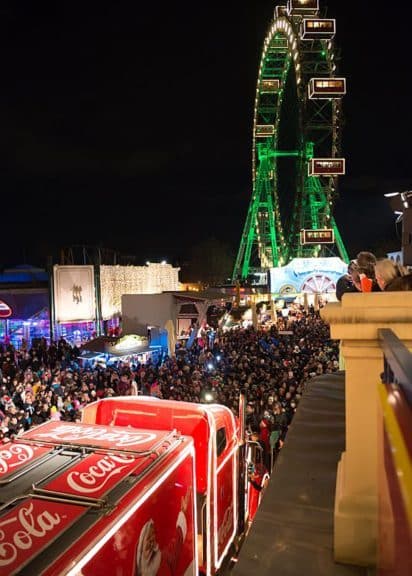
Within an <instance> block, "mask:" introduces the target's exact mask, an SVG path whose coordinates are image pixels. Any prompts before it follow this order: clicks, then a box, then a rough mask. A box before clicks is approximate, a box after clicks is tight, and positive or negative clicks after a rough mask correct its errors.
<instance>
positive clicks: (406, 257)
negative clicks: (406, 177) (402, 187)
mask: <svg viewBox="0 0 412 576" xmlns="http://www.w3.org/2000/svg"><path fill="white" fill-rule="evenodd" d="M385 197H386V198H389V204H390V206H391V208H392V210H393V211H394V213H395V214H396V215H397V216H398V218H397V220H396V222H397V223H398V222H402V247H401V248H402V263H403V265H404V266H412V190H406V191H405V192H390V193H388V194H385Z"/></svg>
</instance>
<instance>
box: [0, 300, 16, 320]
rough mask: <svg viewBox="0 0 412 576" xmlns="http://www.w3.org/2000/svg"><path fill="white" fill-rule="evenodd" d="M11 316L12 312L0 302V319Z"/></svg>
mask: <svg viewBox="0 0 412 576" xmlns="http://www.w3.org/2000/svg"><path fill="white" fill-rule="evenodd" d="M12 314H13V310H12V309H11V308H10V306H9V305H8V304H6V303H5V302H3V300H0V319H2V318H9V316H11V315H12Z"/></svg>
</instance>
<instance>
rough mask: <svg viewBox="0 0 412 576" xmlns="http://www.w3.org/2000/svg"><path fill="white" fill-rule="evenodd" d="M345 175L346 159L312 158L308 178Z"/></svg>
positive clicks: (309, 163)
mask: <svg viewBox="0 0 412 576" xmlns="http://www.w3.org/2000/svg"><path fill="white" fill-rule="evenodd" d="M343 174H345V158H311V159H310V160H309V162H308V176H342V175H343Z"/></svg>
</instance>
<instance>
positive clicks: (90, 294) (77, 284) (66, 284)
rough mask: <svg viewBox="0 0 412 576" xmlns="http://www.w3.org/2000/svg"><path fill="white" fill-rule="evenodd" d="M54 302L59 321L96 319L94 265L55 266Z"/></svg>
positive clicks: (88, 320)
mask: <svg viewBox="0 0 412 576" xmlns="http://www.w3.org/2000/svg"><path fill="white" fill-rule="evenodd" d="M53 272H54V303H55V314H56V321H57V322H80V321H84V322H90V321H93V320H94V319H95V314H96V312H95V298H94V269H93V266H88V265H87V266H57V265H56V266H54V268H53Z"/></svg>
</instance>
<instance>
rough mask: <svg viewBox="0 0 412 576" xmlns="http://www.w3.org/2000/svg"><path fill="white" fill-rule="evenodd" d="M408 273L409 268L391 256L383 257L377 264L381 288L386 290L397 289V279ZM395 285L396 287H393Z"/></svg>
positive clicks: (377, 279) (376, 273)
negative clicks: (390, 257) (396, 261)
mask: <svg viewBox="0 0 412 576" xmlns="http://www.w3.org/2000/svg"><path fill="white" fill-rule="evenodd" d="M406 274H407V269H406V268H404V267H403V266H401V265H399V264H397V263H395V262H394V261H393V260H390V259H389V258H381V259H379V260H378V261H377V262H376V264H375V276H376V281H377V283H378V285H379V288H380V289H381V290H384V291H387V290H388V291H389V290H396V289H397V288H396V286H397V284H398V285H399V282H398V283H397V282H396V280H398V279H400V278H402V277H403V276H405V275H406ZM392 285H393V286H394V288H393V287H392Z"/></svg>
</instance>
